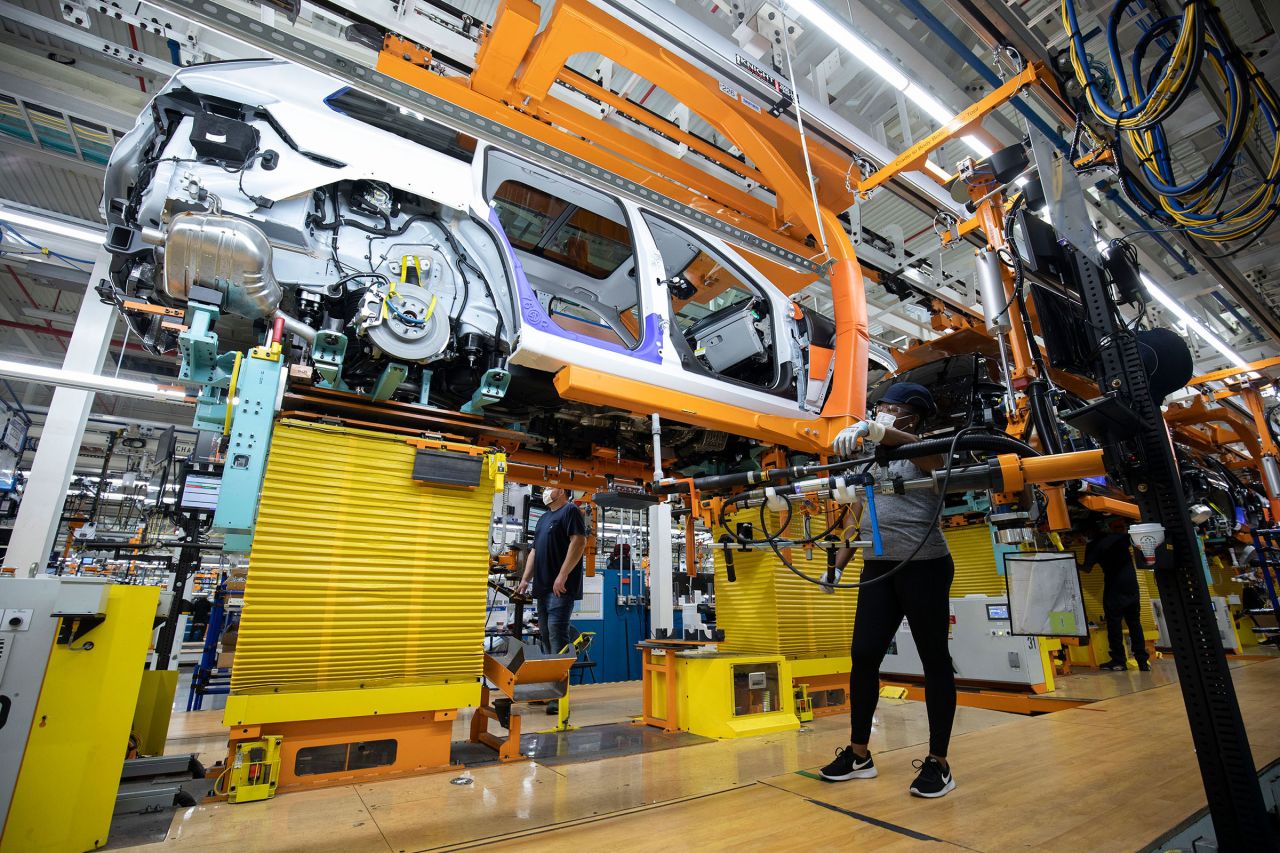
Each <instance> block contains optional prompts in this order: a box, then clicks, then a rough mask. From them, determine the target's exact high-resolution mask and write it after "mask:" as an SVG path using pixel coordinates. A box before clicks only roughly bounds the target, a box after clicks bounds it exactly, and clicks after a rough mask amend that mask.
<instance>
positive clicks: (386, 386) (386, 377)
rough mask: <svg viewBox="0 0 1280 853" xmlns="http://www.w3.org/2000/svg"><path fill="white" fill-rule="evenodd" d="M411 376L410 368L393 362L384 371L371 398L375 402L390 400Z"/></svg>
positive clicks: (375, 385)
mask: <svg viewBox="0 0 1280 853" xmlns="http://www.w3.org/2000/svg"><path fill="white" fill-rule="evenodd" d="M408 375H409V368H408V367H406V366H405V365H403V364H401V363H400V362H398V361H393V362H391V363H390V364H388V365H387V366H386V367H384V368H383V369H382V375H381V376H379V377H378V381H377V383H376V384H374V386H373V393H372V394H370V395H369V396H370V397H371V398H373V399H374V400H378V401H382V400H390V399H391V395H392V394H394V393H395V392H396V389H397V388H399V387H400V383H401V382H403V381H404V378H405V377H406V376H408Z"/></svg>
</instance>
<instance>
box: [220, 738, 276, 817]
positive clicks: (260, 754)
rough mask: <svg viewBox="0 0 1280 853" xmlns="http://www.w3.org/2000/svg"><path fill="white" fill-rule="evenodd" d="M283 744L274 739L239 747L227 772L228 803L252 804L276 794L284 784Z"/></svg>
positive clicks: (243, 744) (257, 741)
mask: <svg viewBox="0 0 1280 853" xmlns="http://www.w3.org/2000/svg"><path fill="white" fill-rule="evenodd" d="M280 741H281V738H279V737H275V736H271V737H264V738H263V739H262V740H255V741H250V742H248V743H238V744H236V752H235V759H234V760H233V761H232V762H231V767H230V768H229V769H228V770H227V774H228V775H229V777H230V779H229V781H228V782H227V802H229V803H252V802H254V801H256V800H269V799H271V798H272V797H274V796H275V795H276V785H277V784H278V783H279V781H280Z"/></svg>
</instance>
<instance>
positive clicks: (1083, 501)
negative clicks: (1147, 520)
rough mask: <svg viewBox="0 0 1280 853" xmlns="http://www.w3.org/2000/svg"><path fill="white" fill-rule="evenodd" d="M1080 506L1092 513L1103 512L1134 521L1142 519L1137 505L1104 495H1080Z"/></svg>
mask: <svg viewBox="0 0 1280 853" xmlns="http://www.w3.org/2000/svg"><path fill="white" fill-rule="evenodd" d="M1080 506H1082V507H1084V508H1085V509H1091V510H1093V511H1094V512H1105V513H1109V514H1110V515H1118V516H1120V517H1121V518H1132V519H1133V520H1135V521H1138V520H1141V518H1142V513H1141V511H1139V509H1138V505H1137V504H1135V503H1131V502H1129V501H1122V500H1120V499H1118V498H1109V497H1107V496H1105V495H1082V496H1081V497H1080Z"/></svg>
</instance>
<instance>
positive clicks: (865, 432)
mask: <svg viewBox="0 0 1280 853" xmlns="http://www.w3.org/2000/svg"><path fill="white" fill-rule="evenodd" d="M884 429H885V428H884V424H879V423H876V422H875V421H858V423H856V424H854V425H853V426H849V427H845V428H844V429H842V430H840V432H838V433H836V440H835V441H834V442H833V443H832V445H831V449H832V451H833V452H834V453H835V455H836V456H852V455H853V454H854V451H856V450H857V449H858V440H859V439H861V438H866V439H868V440H869V441H880V440H881V439H883V438H884Z"/></svg>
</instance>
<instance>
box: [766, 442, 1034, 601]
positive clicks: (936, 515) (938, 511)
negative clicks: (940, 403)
mask: <svg viewBox="0 0 1280 853" xmlns="http://www.w3.org/2000/svg"><path fill="white" fill-rule="evenodd" d="M969 429H971V428H970V427H965V428H964V429H962V430H960V431H958V432H957V433H956V434H955V435H954V436H952V437H951V440H950V442H949V445H950V449H949V450H948V451H947V470H946V475H945V476H944V477H943V479H942V488H941V489H940V490H939V492H938V503H937V506H936V507H935V508H934V511H933V519H932V520H931V521H930V522H929V525H928V527H926V528H925V530H924V533H923V534H922V535H921V536H920V539H919V541H918V542H916V547H915V548H914V549H913V550H912V551H911V553H910V554H909V555H908V556H907V558H906V559H905V560H902V561H901V562H900V563H898V564H897V565H896V566H894V567H893V568H891V569H889V570H888V571H887V572H885V573H884V574H882V575H877V576H876V577H874V578H871V579H870V580H865V581H858V582H857V583H827V582H825V581H822V580H817V579H815V578H811V577H809V576H808V575H806V574H805V573H804V572H802V571H800V570H799V569H797V568H796V567H795V566H794V565H792V564H791V561H790V560H788V559H787V558H786V557H785V556H784V555H783V553H782V550H781V549H780V548H779V547H778V545H777V543H776V542H775V541H774V539H773V538H772V537H770V538H768V539H767V540H766V541H768V543H769V547H770V548H772V549H773V553H775V554H777V555H778V559H779V560H780V561H781V562H782V565H784V566H786V568H787V570H788V571H790V572H791V574H793V575H795V576H796V577H798V578H800V579H801V580H805V581H808V582H809V583H811V584H815V585H817V586H820V587H823V588H825V589H859V588H861V587H864V586H870V585H871V584H873V583H880V582H881V581H886V580H888V579H889V578H891V577H893V576H894V575H896V574H897V573H898V572H900V571H902V570H903V569H905V568H906V567H907V566H908V565H910V563H911V561H912V560H914V559H915V558H916V554H919V553H920V549H921V548H923V547H924V543H925V542H928V541H929V536H930V535H931V534H932V533H933V531H934V530H936V529H938V522H939V521H940V520H941V519H942V509H943V507H945V506H946V504H947V486H948V485H950V483H951V469H952V468H954V467H955V455H956V451H957V449H958V447H959V443H960V438H961V437H962V436H963V435H964V434H965V433H966V432H967V431H968V430H969ZM974 437H975V438H996V437H997V436H974ZM938 441H947V439H943V438H937V439H931V440H930V441H917V442H913V443H912V444H904V445H901V446H902V447H914V446H919V445H923V444H930V443H931V442H938ZM894 449H895V450H896V449H897V448H894ZM1027 449H1028V450H1032V452H1033V453H1034V452H1035V451H1034V450H1033V449H1032V448H1027ZM918 455H926V454H918ZM927 455H933V454H927ZM783 500H785V501H787V505H788V508H790V503H791V502H790V499H788V498H787V497H786V496H785V495H784V496H783ZM783 529H784V530H785V529H786V528H783ZM768 532H769V531H768V530H766V531H765V534H766V535H767V534H768Z"/></svg>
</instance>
